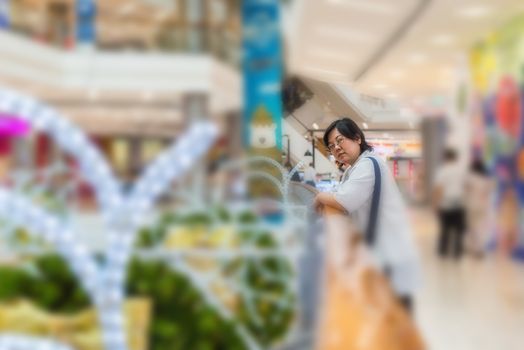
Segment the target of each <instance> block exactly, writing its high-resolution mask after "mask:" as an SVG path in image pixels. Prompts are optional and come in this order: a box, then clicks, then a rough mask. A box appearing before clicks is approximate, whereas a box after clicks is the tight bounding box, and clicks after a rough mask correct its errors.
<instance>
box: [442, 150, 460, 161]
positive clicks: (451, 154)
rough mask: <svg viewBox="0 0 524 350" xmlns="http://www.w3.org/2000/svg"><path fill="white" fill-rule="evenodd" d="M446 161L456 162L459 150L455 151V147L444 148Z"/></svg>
mask: <svg viewBox="0 0 524 350" xmlns="http://www.w3.org/2000/svg"><path fill="white" fill-rule="evenodd" d="M442 156H443V158H444V161H446V162H454V161H455V160H456V159H457V151H455V150H454V149H453V148H447V149H446V150H444V153H443V155H442Z"/></svg>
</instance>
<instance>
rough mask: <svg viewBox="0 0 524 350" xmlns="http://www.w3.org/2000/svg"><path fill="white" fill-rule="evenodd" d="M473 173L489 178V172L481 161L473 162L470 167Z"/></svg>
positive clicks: (475, 160)
mask: <svg viewBox="0 0 524 350" xmlns="http://www.w3.org/2000/svg"><path fill="white" fill-rule="evenodd" d="M470 170H471V172H473V173H475V174H479V175H484V176H488V170H487V169H486V166H485V165H484V163H483V162H482V160H480V159H478V158H477V159H474V160H473V162H471V167H470Z"/></svg>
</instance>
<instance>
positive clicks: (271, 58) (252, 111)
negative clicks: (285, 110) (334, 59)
mask: <svg viewBox="0 0 524 350" xmlns="http://www.w3.org/2000/svg"><path fill="white" fill-rule="evenodd" d="M242 23H243V62H242V64H243V71H244V118H243V121H244V123H243V136H244V145H246V146H248V147H255V148H260V147H262V148H265V147H264V146H265V145H264V141H266V145H267V146H268V147H269V146H272V145H274V147H275V149H281V148H282V136H281V135H282V100H281V80H282V48H281V33H280V16H279V1H278V0H244V1H243V3H242ZM258 127H260V128H258ZM255 130H258V131H255ZM264 130H265V131H264ZM254 132H259V133H260V137H258V138H257V140H260V142H258V141H257V142H258V143H257V142H254V141H253V140H254V135H253V133H254ZM264 133H266V134H265V135H264ZM268 133H271V135H270V134H268ZM268 139H269V140H270V141H269V142H268V141H267V140H268ZM275 154H276V153H275ZM279 154H280V153H279Z"/></svg>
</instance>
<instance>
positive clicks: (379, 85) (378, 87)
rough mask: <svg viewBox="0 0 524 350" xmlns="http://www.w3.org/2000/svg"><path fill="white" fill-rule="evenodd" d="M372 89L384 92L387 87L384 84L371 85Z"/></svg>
mask: <svg viewBox="0 0 524 350" xmlns="http://www.w3.org/2000/svg"><path fill="white" fill-rule="evenodd" d="M373 88H374V89H377V90H385V89H387V88H388V86H387V85H386V84H383V83H379V84H375V85H373Z"/></svg>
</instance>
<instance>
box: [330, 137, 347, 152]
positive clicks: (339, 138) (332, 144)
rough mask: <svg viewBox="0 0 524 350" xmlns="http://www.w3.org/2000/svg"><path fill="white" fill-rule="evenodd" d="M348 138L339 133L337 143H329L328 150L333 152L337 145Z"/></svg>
mask: <svg viewBox="0 0 524 350" xmlns="http://www.w3.org/2000/svg"><path fill="white" fill-rule="evenodd" d="M345 139H346V138H345V137H344V136H342V135H338V136H337V137H336V138H335V143H330V144H329V145H328V147H327V148H328V150H329V152H331V153H333V151H334V150H335V147H338V146H340V145H341V144H342V142H344V140H345Z"/></svg>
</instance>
